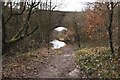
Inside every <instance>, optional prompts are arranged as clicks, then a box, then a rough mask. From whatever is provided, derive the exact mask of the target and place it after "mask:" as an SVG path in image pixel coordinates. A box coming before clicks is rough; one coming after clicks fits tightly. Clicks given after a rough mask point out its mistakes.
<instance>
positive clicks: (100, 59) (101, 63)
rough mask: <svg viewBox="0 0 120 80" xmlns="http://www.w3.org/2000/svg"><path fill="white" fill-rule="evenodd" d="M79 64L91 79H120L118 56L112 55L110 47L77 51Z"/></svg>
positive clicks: (119, 59)
mask: <svg viewBox="0 0 120 80" xmlns="http://www.w3.org/2000/svg"><path fill="white" fill-rule="evenodd" d="M76 61H77V64H78V65H79V66H80V70H82V71H83V72H85V74H86V77H90V78H120V72H119V66H120V64H119V61H120V58H119V57H118V55H116V56H113V55H112V54H110V48H108V47H92V48H83V49H80V50H78V51H77V54H76Z"/></svg>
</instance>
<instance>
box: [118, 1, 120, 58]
mask: <svg viewBox="0 0 120 80" xmlns="http://www.w3.org/2000/svg"><path fill="white" fill-rule="evenodd" d="M118 55H119V56H120V2H119V4H118Z"/></svg>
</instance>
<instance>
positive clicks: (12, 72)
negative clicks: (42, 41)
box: [3, 45, 80, 78]
mask: <svg viewBox="0 0 120 80" xmlns="http://www.w3.org/2000/svg"><path fill="white" fill-rule="evenodd" d="M75 49H76V47H75V46H72V45H67V46H65V47H63V48H61V49H59V50H50V51H49V54H51V53H52V55H50V56H48V55H47V56H45V58H44V59H43V60H42V62H41V59H42V58H41V57H40V56H41V53H42V52H43V53H47V50H46V49H45V50H43V49H42V50H39V51H38V52H37V51H36V52H35V53H32V54H25V55H23V56H15V57H10V58H8V57H5V59H4V60H3V76H4V77H11V78H20V77H23V78H70V77H75V78H76V77H79V74H80V73H79V71H78V70H77V69H76V64H75ZM59 52H60V54H56V53H59ZM26 55H27V56H26ZM43 55H45V54H43Z"/></svg>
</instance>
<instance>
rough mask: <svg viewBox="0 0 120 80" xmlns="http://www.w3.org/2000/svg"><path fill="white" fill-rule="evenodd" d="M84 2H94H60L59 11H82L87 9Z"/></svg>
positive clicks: (87, 0) (83, 0)
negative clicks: (61, 4)
mask: <svg viewBox="0 0 120 80" xmlns="http://www.w3.org/2000/svg"><path fill="white" fill-rule="evenodd" d="M86 2H94V0H62V3H63V6H62V7H61V8H60V11H82V10H84V9H85V8H86V7H87V6H86V5H85V3H86Z"/></svg>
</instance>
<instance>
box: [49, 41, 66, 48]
mask: <svg viewBox="0 0 120 80" xmlns="http://www.w3.org/2000/svg"><path fill="white" fill-rule="evenodd" d="M50 43H52V44H53V47H52V49H59V48H61V47H64V46H66V43H65V42H62V41H59V40H56V39H55V40H53V41H51V42H50Z"/></svg>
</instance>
